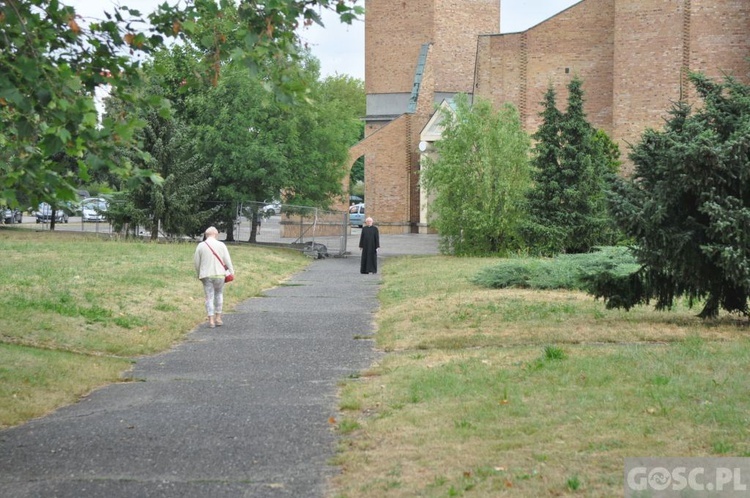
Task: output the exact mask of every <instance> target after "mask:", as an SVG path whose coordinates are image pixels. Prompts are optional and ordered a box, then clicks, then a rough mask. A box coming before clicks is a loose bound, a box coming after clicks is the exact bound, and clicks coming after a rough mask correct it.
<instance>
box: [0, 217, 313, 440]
mask: <svg viewBox="0 0 750 498" xmlns="http://www.w3.org/2000/svg"><path fill="white" fill-rule="evenodd" d="M194 251H195V243H172V244H162V243H150V242H141V241H130V242H126V241H115V240H109V239H103V238H99V237H95V236H86V235H84V234H80V233H64V232H59V233H54V232H36V231H32V230H28V229H0V428H2V427H9V426H12V425H16V424H19V423H21V422H24V421H26V420H28V419H30V418H33V417H38V416H40V415H44V414H46V413H48V412H49V411H51V410H53V409H55V408H57V407H59V406H62V405H65V404H70V403H73V402H75V401H76V400H78V399H79V398H80V397H81V396H82V395H85V394H86V393H88V392H90V391H91V390H92V389H94V388H96V387H98V386H102V385H105V384H108V383H112V382H118V381H120V380H121V379H122V374H123V373H124V372H126V371H127V370H129V369H130V368H131V366H132V363H133V362H134V360H135V359H136V358H137V357H139V356H142V355H150V354H154V353H156V352H159V351H164V350H166V349H168V348H170V347H171V346H172V345H174V344H175V343H177V342H179V341H180V340H182V339H183V338H184V337H185V335H186V334H187V333H188V332H189V331H191V330H192V329H194V328H195V327H196V326H197V325H199V324H201V323H203V322H204V321H205V308H204V302H203V288H202V286H201V285H200V282H199V281H198V280H197V279H196V277H195V270H194V268H193V252H194ZM230 251H231V254H232V261H233V263H234V266H235V270H236V273H237V279H236V280H235V281H234V282H232V283H231V284H230V285H229V286H228V287H227V288H226V291H225V310H226V311H228V312H231V310H232V308H233V305H235V304H236V303H238V302H240V301H242V300H245V299H248V298H250V297H253V296H257V295H259V294H260V292H261V291H262V290H264V289H268V288H271V287H274V286H277V285H279V283H281V282H283V280H284V279H286V278H287V277H288V276H289V275H291V274H293V273H295V272H297V271H299V270H301V269H302V268H303V267H304V266H306V265H307V264H309V259H307V258H305V257H304V256H302V255H301V254H300V253H299V252H297V251H291V250H283V249H272V248H264V247H259V246H250V245H247V244H244V245H243V244H240V245H232V246H230Z"/></svg>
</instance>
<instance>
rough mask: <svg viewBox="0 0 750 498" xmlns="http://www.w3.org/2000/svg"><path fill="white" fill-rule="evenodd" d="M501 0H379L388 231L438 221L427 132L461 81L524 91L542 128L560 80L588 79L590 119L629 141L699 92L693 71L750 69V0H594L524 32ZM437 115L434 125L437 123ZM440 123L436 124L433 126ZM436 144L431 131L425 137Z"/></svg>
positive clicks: (499, 97)
mask: <svg viewBox="0 0 750 498" xmlns="http://www.w3.org/2000/svg"><path fill="white" fill-rule="evenodd" d="M500 7H501V5H500V0H367V1H366V3H365V10H366V15H365V92H366V94H367V116H366V117H365V120H366V131H365V139H364V140H362V141H361V142H360V143H359V144H357V145H356V146H354V147H352V149H351V151H350V158H351V161H352V162H354V160H356V159H357V158H358V157H360V156H362V155H364V156H365V197H366V203H367V212H368V214H369V215H372V216H373V217H374V218H375V219H376V221H377V224H378V225H379V227H380V230H381V232H384V233H409V232H417V231H420V230H423V231H424V230H426V229H427V223H426V219H425V210H424V204H425V202H426V200H425V199H424V198H422V199H421V200H420V193H419V186H418V180H419V176H418V172H419V159H420V142H421V141H422V142H424V140H423V139H425V138H426V137H427V138H428V139H430V140H434V136H433V137H432V138H429V135H430V134H431V133H432V134H433V135H434V120H433V122H432V123H431V122H430V119H431V118H433V117H434V116H433V115H434V110H435V108H436V106H437V105H439V104H440V103H441V102H442V101H443V100H445V99H449V98H450V97H452V96H453V95H455V94H456V93H458V92H463V93H468V94H471V95H473V96H475V97H481V98H484V99H488V100H490V101H492V102H493V103H494V104H495V105H497V106H499V105H500V104H502V103H504V102H511V103H513V104H514V105H515V106H516V107H517V108H518V109H519V112H520V114H521V119H522V123H523V125H524V127H525V129H526V130H527V131H528V132H529V133H531V132H533V131H534V130H535V129H536V127H537V126H538V125H539V116H538V115H539V112H540V111H541V106H540V104H539V103H540V102H541V101H542V97H543V94H544V92H545V91H546V90H547V88H548V86H549V85H552V86H553V87H554V88H555V90H556V92H557V96H558V105H559V106H560V105H564V103H565V101H566V99H567V85H568V82H569V81H570V79H571V78H572V77H573V76H575V75H577V76H579V77H580V78H581V79H582V80H583V84H584V86H583V89H584V92H585V98H586V104H585V110H586V113H587V116H588V119H589V121H590V122H591V123H592V124H593V125H594V126H595V127H597V128H600V129H602V130H604V131H606V132H607V133H608V134H609V135H610V137H612V138H613V139H614V140H615V141H616V142H618V143H619V144H620V149H621V151H622V152H623V153H624V155H625V154H626V153H627V147H628V146H627V144H628V143H635V142H637V141H638V139H639V137H640V135H641V133H642V132H643V130H644V129H646V128H647V127H655V128H659V127H661V126H662V124H663V118H664V116H665V115H666V111H667V110H668V109H669V107H670V105H671V102H674V101H677V100H680V99H682V100H687V101H688V102H693V101H695V94H694V91H693V89H692V88H691V87H690V86H689V84H688V83H687V80H686V74H687V72H688V71H701V72H704V73H706V74H708V75H709V76H712V77H720V76H721V75H723V74H731V75H733V76H736V77H738V78H740V79H742V80H744V81H748V79H749V77H750V62H748V57H750V0H582V1H580V2H578V3H576V4H575V5H573V6H572V7H570V8H568V9H566V10H564V11H563V12H560V13H559V14H557V15H555V16H554V17H552V18H550V19H547V20H546V21H544V22H542V23H540V24H537V25H536V26H533V27H532V28H530V29H528V30H526V31H523V32H520V33H508V34H497V33H498V32H499V26H500V14H501V10H500ZM428 123H430V125H431V126H430V125H428ZM431 128H432V129H431ZM421 148H422V149H424V148H425V143H423V144H422V147H421Z"/></svg>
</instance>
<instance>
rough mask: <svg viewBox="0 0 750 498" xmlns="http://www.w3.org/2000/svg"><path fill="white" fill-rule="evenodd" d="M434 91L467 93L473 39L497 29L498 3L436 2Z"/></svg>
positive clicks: (471, 73) (491, 0)
mask: <svg viewBox="0 0 750 498" xmlns="http://www.w3.org/2000/svg"><path fill="white" fill-rule="evenodd" d="M435 12H436V13H437V14H436V15H435V33H434V36H433V41H434V42H435V45H434V50H433V52H434V53H433V60H435V61H440V62H439V63H438V64H436V65H434V71H435V91H437V92H466V93H471V91H472V90H471V85H472V81H473V79H474V66H475V64H474V63H475V55H476V48H477V44H476V36H477V35H478V34H488V33H497V32H498V31H499V30H500V1H499V0H436V1H435Z"/></svg>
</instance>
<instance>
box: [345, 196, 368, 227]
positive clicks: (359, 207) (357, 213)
mask: <svg viewBox="0 0 750 498" xmlns="http://www.w3.org/2000/svg"><path fill="white" fill-rule="evenodd" d="M349 224H350V225H351V226H356V227H360V228H362V226H363V225H364V224H365V204H364V203H363V202H362V203H359V204H354V205H353V206H351V207H350V208H349Z"/></svg>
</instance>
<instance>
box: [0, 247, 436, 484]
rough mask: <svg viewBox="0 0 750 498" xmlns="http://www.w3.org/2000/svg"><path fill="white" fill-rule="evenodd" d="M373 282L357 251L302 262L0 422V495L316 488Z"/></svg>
mask: <svg viewBox="0 0 750 498" xmlns="http://www.w3.org/2000/svg"><path fill="white" fill-rule="evenodd" d="M381 246H382V248H381V252H380V254H381V258H380V259H381V261H380V264H381V267H382V264H383V260H384V259H386V258H388V257H390V256H397V255H407V254H434V253H436V252H437V241H436V239H435V238H434V237H433V236H422V235H393V236H388V235H384V236H382V237H381ZM238 278H252V276H250V275H248V276H246V277H243V276H239V277H238ZM379 284H380V275H379V274H376V275H361V274H360V273H359V254H358V253H354V254H352V255H350V256H348V257H343V258H327V259H318V260H315V261H313V262H311V264H310V265H309V266H308V267H307V268H306V269H305V270H303V271H302V272H300V273H298V274H296V275H294V276H293V277H292V278H291V279H290V280H288V281H287V282H286V283H285V284H284V285H282V286H280V287H277V288H274V289H271V290H268V291H266V292H265V293H264V295H263V296H262V297H258V298H253V299H250V300H247V301H245V302H243V303H241V304H240V305H239V306H238V307H237V308H236V309H234V310H225V312H226V314H225V315H224V326H222V327H217V328H215V329H208V328H207V327H206V326H205V325H200V326H199V327H197V328H196V329H195V330H193V331H192V332H191V333H190V334H189V335H188V336H187V338H186V340H185V341H184V342H182V343H180V344H179V345H177V346H176V347H174V348H173V349H171V350H169V351H167V352H165V353H162V354H159V355H155V356H149V357H144V358H141V359H139V360H138V361H137V362H136V364H135V365H134V368H133V369H132V371H130V372H128V373H127V374H126V376H127V377H128V378H129V380H130V381H128V382H123V383H117V384H113V385H109V386H107V387H104V388H101V389H98V390H96V391H94V392H93V393H91V394H90V395H88V396H86V397H85V398H84V399H82V400H81V401H80V402H78V403H76V404H74V405H71V406H67V407H64V408H61V409H59V410H57V411H55V412H54V413H52V414H50V415H48V416H45V417H42V418H39V419H35V420H32V421H30V422H28V423H26V424H23V425H21V426H18V427H14V428H11V429H7V430H4V431H1V432H0V497H3V498H5V497H9V498H21V497H44V498H47V497H61V498H62V497H70V498H73V497H75V498H80V497H106V498H118V497H139V498H140V497H144V498H145V497H181V498H182V497H186V498H189V497H200V498H203V497H211V498H214V497H261V498H265V497H269V498H270V497H295V498H297V497H299V498H307V497H310V498H313V497H322V496H325V495H326V489H327V488H326V486H327V481H328V479H329V478H330V477H331V476H332V475H334V474H335V472H336V471H337V469H336V467H335V466H332V465H331V459H332V458H333V457H334V456H335V452H336V442H337V441H336V440H337V435H336V431H335V426H336V423H337V422H338V417H339V413H338V412H337V401H338V400H337V397H336V396H337V389H338V383H339V382H340V381H341V380H342V379H346V378H348V377H351V376H352V375H354V374H356V373H357V372H359V371H361V370H363V369H365V368H367V367H368V366H370V365H371V364H372V363H373V362H374V361H376V360H377V356H378V353H377V351H375V349H374V348H373V342H372V341H371V340H368V339H367V336H370V335H372V333H373V314H374V312H375V311H377V306H378V304H377V297H376V295H377V292H378V286H379ZM196 286H198V284H197V283H196Z"/></svg>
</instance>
